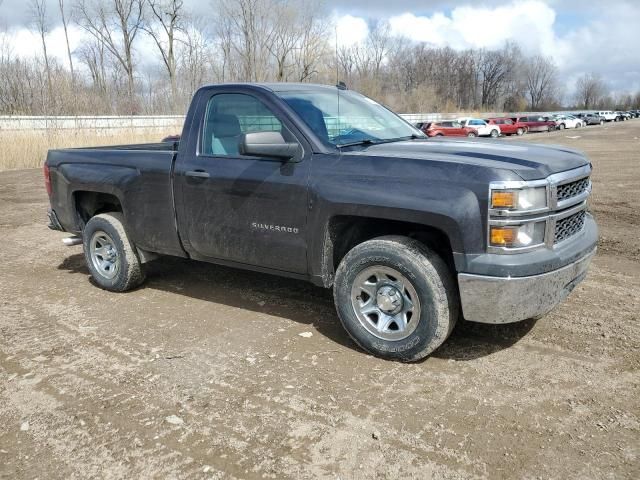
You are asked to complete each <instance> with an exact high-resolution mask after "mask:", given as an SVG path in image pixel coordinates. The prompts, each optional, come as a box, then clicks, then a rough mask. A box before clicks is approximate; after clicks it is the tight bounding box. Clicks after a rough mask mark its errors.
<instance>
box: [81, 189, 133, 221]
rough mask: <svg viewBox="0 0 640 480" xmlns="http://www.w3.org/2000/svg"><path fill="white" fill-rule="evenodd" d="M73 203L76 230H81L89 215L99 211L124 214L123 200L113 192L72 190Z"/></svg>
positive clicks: (91, 215)
mask: <svg viewBox="0 0 640 480" xmlns="http://www.w3.org/2000/svg"><path fill="white" fill-rule="evenodd" d="M73 205H74V209H75V213H76V222H77V227H78V230H82V229H83V228H84V226H85V225H86V223H87V222H88V221H89V219H90V218H91V217H94V216H95V215H98V214H100V213H107V212H119V213H122V214H124V208H123V202H122V201H121V199H120V198H119V197H118V196H117V195H115V194H113V193H107V192H96V191H91V190H76V191H74V192H73Z"/></svg>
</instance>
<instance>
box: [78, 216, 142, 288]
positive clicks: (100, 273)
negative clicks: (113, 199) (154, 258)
mask: <svg viewBox="0 0 640 480" xmlns="http://www.w3.org/2000/svg"><path fill="white" fill-rule="evenodd" d="M105 234H106V235H105ZM101 239H103V240H101ZM105 241H106V244H108V246H109V252H110V257H109V258H113V260H114V263H113V266H112V267H111V270H109V272H107V271H106V269H103V270H101V269H100V268H99V266H97V265H96V263H101V262H100V258H102V260H103V261H104V259H105V258H106V257H104V256H103V255H102V254H97V256H96V254H94V253H93V251H92V244H95V242H98V245H103V246H104V244H105ZM99 242H102V243H99ZM82 246H83V248H84V257H85V260H86V262H87V267H88V268H89V271H90V272H91V277H92V278H93V280H94V282H95V283H96V284H97V285H98V286H99V287H100V288H103V289H105V290H109V291H112V292H125V291H127V290H131V289H133V288H135V287H137V286H138V285H140V284H141V283H142V282H143V281H144V279H145V275H144V270H143V269H142V264H141V263H140V259H139V258H138V255H137V253H136V250H135V248H134V246H133V244H132V243H131V240H129V237H128V236H127V233H126V231H125V229H124V221H123V216H122V214H121V213H117V212H112V213H101V214H99V215H96V216H95V217H92V218H91V219H90V220H89V221H88V222H87V224H86V225H85V227H84V231H83V232H82ZM94 251H95V248H94ZM111 275H112V276H111Z"/></svg>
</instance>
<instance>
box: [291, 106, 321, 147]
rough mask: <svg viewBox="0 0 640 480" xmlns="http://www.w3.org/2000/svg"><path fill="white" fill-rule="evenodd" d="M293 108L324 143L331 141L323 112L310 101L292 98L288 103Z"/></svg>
mask: <svg viewBox="0 0 640 480" xmlns="http://www.w3.org/2000/svg"><path fill="white" fill-rule="evenodd" d="M287 103H288V104H289V106H290V107H291V108H293V109H294V110H295V112H296V113H297V114H298V115H299V116H300V118H302V120H304V122H305V123H306V124H307V125H309V127H310V128H311V130H313V132H314V133H315V134H316V135H318V136H319V137H320V138H321V139H322V140H323V141H325V142H328V141H329V133H328V131H327V124H326V123H325V121H324V115H323V114H322V110H320V109H319V108H318V107H316V106H315V105H313V104H312V103H311V102H310V101H309V100H303V99H301V98H292V99H290V100H288V102H287Z"/></svg>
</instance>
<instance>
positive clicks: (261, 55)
mask: <svg viewBox="0 0 640 480" xmlns="http://www.w3.org/2000/svg"><path fill="white" fill-rule="evenodd" d="M0 2H1V0H0ZM48 5H49V3H47V2H46V1H45V0H29V2H28V7H29V13H30V18H31V28H32V29H33V31H35V32H37V34H38V39H39V43H40V45H39V50H40V54H39V55H36V56H34V57H33V58H24V57H20V56H17V55H15V53H14V52H13V51H12V48H11V45H10V42H9V41H8V40H9V35H10V33H9V32H8V31H7V30H6V29H5V31H4V32H0V114H12V115H43V114H46V115H77V114H169V113H176V114H183V113H184V112H185V110H186V108H187V106H188V103H189V100H190V97H191V95H192V93H193V92H194V91H195V89H196V88H197V87H198V86H200V85H202V84H205V83H215V82H235V81H242V82H244V81H251V82H263V81H276V82H279V81H293V82H316V83H329V84H334V83H336V82H337V81H344V82H345V83H346V84H347V85H348V86H349V88H353V89H356V90H358V91H360V92H362V93H364V94H366V95H369V96H371V97H372V98H375V99H376V100H378V101H381V102H383V103H384V104H386V105H388V106H390V107H391V108H393V109H394V110H396V111H399V112H443V111H470V110H477V111H524V110H531V111H544V110H557V109H560V108H563V107H576V108H580V109H600V108H606V109H612V108H616V109H631V108H640V92H638V93H636V94H635V95H631V94H628V95H618V96H615V97H614V96H612V95H611V93H610V91H609V89H608V87H607V84H606V83H605V82H604V81H603V80H602V78H600V77H599V76H597V75H594V74H585V75H583V76H581V77H576V78H574V79H571V78H561V77H560V74H559V70H558V67H557V66H556V65H555V64H554V62H553V60H552V59H551V58H549V57H545V56H542V55H535V56H531V55H526V54H524V53H523V52H522V50H521V49H520V47H519V46H518V45H517V44H516V43H514V42H509V41H507V42H505V43H504V45H503V46H502V47H501V48H497V49H468V50H462V51H461V50H454V49H452V48H450V47H436V46H432V45H428V44H425V43H418V42H414V41H412V40H411V39H408V38H405V37H402V36H397V35H393V34H392V33H391V29H390V26H389V24H388V23H386V22H384V21H372V22H370V24H369V32H368V35H367V37H366V38H365V39H364V40H363V41H361V42H359V43H357V44H355V45H350V46H338V45H340V43H339V39H338V38H336V30H335V26H334V24H333V22H332V19H331V15H330V13H329V12H328V11H327V10H326V9H325V7H324V6H323V5H322V4H321V3H319V2H317V1H314V0H213V3H212V8H211V11H212V13H211V16H210V18H194V16H193V15H191V14H190V12H189V11H188V10H187V8H186V7H185V5H184V2H183V0H57V4H56V7H57V8H55V9H50V8H47V7H48ZM50 10H53V11H50ZM54 24H57V25H62V28H63V32H64V38H65V42H66V53H67V55H66V57H67V58H66V61H60V60H58V59H57V58H55V57H53V56H52V55H51V54H50V51H51V46H50V45H49V43H48V42H50V40H49V33H50V32H51V30H52V28H53V25H54ZM71 26H75V27H78V28H80V29H81V30H82V31H83V32H84V33H85V40H84V41H83V43H82V45H81V46H80V47H78V48H76V49H75V50H73V51H72V48H71V46H70V45H71V43H70V41H69V29H70V27H71ZM145 36H146V37H147V40H150V42H147V43H150V44H151V45H152V46H153V52H154V53H153V58H152V59H148V58H145V59H144V62H143V61H141V58H140V57H141V54H142V53H141V51H140V42H141V40H142V37H145ZM150 65H151V66H150ZM143 66H144V68H143ZM567 84H572V85H573V86H575V93H574V94H573V95H572V96H571V97H570V98H567V95H566V92H565V89H564V85H567Z"/></svg>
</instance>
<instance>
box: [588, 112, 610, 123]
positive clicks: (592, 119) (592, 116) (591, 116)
mask: <svg viewBox="0 0 640 480" xmlns="http://www.w3.org/2000/svg"><path fill="white" fill-rule="evenodd" d="M584 121H585V122H587V125H604V122H605V121H606V120H605V119H604V117H601V116H600V115H598V114H596V113H587V114H585V116H584Z"/></svg>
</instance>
